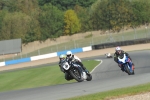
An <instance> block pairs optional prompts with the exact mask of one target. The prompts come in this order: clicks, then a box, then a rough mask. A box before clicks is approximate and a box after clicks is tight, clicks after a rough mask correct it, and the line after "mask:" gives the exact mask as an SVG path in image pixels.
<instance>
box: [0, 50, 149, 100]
mask: <svg viewBox="0 0 150 100" xmlns="http://www.w3.org/2000/svg"><path fill="white" fill-rule="evenodd" d="M129 54H130V56H131V58H132V60H133V62H134V64H135V75H127V74H126V73H125V72H122V71H121V70H120V68H119V67H118V66H117V64H116V63H115V62H114V61H113V59H112V58H105V57H104V56H99V57H92V58H88V59H100V60H102V61H103V62H102V64H100V65H99V66H98V67H97V68H96V69H95V70H94V71H93V72H92V75H93V80H92V81H90V82H87V81H85V82H80V83H78V82H74V83H69V84H61V85H55V86H47V87H41V88H34V89H25V90H19V91H9V92H1V93H0V100H60V99H64V98H69V97H75V96H81V95H86V94H91V93H96V92H102V91H107V90H112V89H116V88H122V87H128V86H134V85H139V84H143V83H148V82H150V78H149V77H150V51H149V50H144V51H136V52H129ZM86 59H87V58H86ZM83 60H84V59H83Z"/></svg>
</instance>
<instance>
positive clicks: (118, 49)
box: [114, 46, 134, 71]
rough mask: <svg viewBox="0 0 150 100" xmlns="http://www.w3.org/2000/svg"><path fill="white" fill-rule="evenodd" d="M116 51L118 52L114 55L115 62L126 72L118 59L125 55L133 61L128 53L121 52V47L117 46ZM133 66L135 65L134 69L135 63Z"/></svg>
mask: <svg viewBox="0 0 150 100" xmlns="http://www.w3.org/2000/svg"><path fill="white" fill-rule="evenodd" d="M115 51H116V52H115V53H114V61H115V62H116V63H118V66H119V67H120V68H121V70H122V71H124V69H123V68H122V65H121V64H119V62H118V57H120V56H123V55H124V54H125V55H126V56H127V57H128V58H129V59H130V60H131V61H132V59H131V57H130V56H129V54H128V53H127V52H125V51H123V50H121V48H120V47H119V46H117V47H116V48H115ZM132 65H133V67H134V64H133V63H132Z"/></svg>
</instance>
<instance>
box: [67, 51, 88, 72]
mask: <svg viewBox="0 0 150 100" xmlns="http://www.w3.org/2000/svg"><path fill="white" fill-rule="evenodd" d="M66 55H67V57H66V58H67V59H68V61H75V62H76V63H77V64H79V65H80V66H81V67H82V68H83V70H84V71H85V72H86V73H87V74H89V71H88V70H87V69H86V68H85V67H84V65H83V64H82V61H81V59H80V58H78V57H77V56H76V55H73V54H72V52H71V51H67V53H66Z"/></svg>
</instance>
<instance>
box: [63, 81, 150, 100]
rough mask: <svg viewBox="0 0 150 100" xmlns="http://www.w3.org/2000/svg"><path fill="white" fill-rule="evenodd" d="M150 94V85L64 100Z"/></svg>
mask: <svg viewBox="0 0 150 100" xmlns="http://www.w3.org/2000/svg"><path fill="white" fill-rule="evenodd" d="M146 92H150V83H147V84H142V85H137V86H133V87H127V88H120V89H115V90H111V91H106V92H100V93H95V94H90V95H85V96H80V97H74V98H68V99H64V100H110V99H115V98H120V97H125V96H131V95H136V94H140V93H146Z"/></svg>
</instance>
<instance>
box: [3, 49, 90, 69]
mask: <svg viewBox="0 0 150 100" xmlns="http://www.w3.org/2000/svg"><path fill="white" fill-rule="evenodd" d="M90 50H92V47H91V46H89V47H83V48H77V49H71V50H70V51H71V52H72V53H73V54H75V53H79V52H85V51H90ZM67 51H68V50H65V51H60V52H54V53H49V54H44V55H39V56H33V57H30V58H22V59H16V60H9V61H5V62H0V67H2V66H7V65H12V64H19V63H24V62H30V61H35V60H40V59H46V58H52V57H57V56H59V55H60V54H66V52H67Z"/></svg>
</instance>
